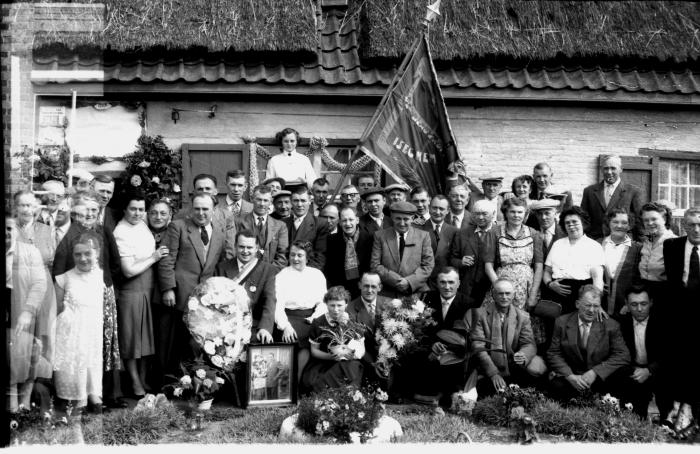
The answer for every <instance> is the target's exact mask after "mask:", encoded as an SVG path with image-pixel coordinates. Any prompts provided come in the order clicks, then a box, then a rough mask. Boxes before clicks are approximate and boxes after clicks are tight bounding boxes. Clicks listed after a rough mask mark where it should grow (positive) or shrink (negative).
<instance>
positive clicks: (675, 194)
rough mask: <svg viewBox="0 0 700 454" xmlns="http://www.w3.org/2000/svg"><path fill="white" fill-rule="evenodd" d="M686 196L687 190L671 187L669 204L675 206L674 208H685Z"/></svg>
mask: <svg viewBox="0 0 700 454" xmlns="http://www.w3.org/2000/svg"><path fill="white" fill-rule="evenodd" d="M687 194H688V193H687V189H686V188H685V187H680V188H679V187H673V188H672V189H671V202H673V204H674V205H676V208H687V207H688V197H687Z"/></svg>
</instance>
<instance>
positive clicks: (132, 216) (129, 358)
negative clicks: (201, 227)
mask: <svg viewBox="0 0 700 454" xmlns="http://www.w3.org/2000/svg"><path fill="white" fill-rule="evenodd" d="M125 202H126V208H125V209H124V218H123V219H122V220H121V221H119V223H118V224H117V226H116V228H115V229H114V239H115V240H116V242H117V248H118V249H119V257H120V260H121V268H122V273H123V274H124V277H125V279H124V280H123V281H122V282H121V284H120V285H119V298H118V300H117V303H118V304H117V313H118V318H119V326H121V330H120V331H119V348H120V350H121V354H122V358H123V359H124V363H125V365H126V369H127V371H128V372H129V376H130V377H131V383H132V390H133V394H134V396H136V397H137V398H141V397H143V396H144V395H145V394H146V389H145V387H144V384H145V381H146V366H147V364H146V357H148V356H151V355H153V354H154V353H155V346H154V340H153V320H152V315H151V292H152V290H153V269H152V267H153V265H154V264H155V263H157V262H158V261H159V260H160V259H161V258H163V257H165V256H166V255H168V248H167V247H165V246H161V247H159V248H158V249H156V242H155V239H154V238H153V235H152V234H151V231H150V230H149V228H148V225H146V222H145V220H144V217H145V214H146V200H145V199H144V197H143V195H141V194H138V193H133V194H128V195H127V197H126V198H125Z"/></svg>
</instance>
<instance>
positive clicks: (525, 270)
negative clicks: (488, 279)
mask: <svg viewBox="0 0 700 454" xmlns="http://www.w3.org/2000/svg"><path fill="white" fill-rule="evenodd" d="M497 228H498V231H497V232H498V239H497V241H496V245H495V248H494V249H493V250H491V251H487V253H486V257H485V259H484V261H486V262H491V263H493V264H494V267H496V266H497V265H499V266H498V268H497V269H496V275H497V276H498V278H499V279H501V278H503V279H508V280H509V281H510V282H512V283H513V287H514V290H515V297H514V298H513V306H515V307H517V308H518V309H522V310H526V309H524V308H525V306H526V305H527V300H528V298H529V297H530V290H531V289H532V285H533V278H534V274H535V273H534V271H533V266H534V264H536V263H542V262H543V261H544V260H543V249H542V239H541V238H540V237H539V236H538V235H536V234H535V231H534V230H533V229H532V228H530V227H528V226H526V225H523V226H522V227H521V228H520V232H518V235H517V236H516V237H512V236H511V235H509V234H508V233H507V231H506V225H505V224H502V225H499V226H498V227H497ZM488 304H493V296H492V294H491V292H488V293H487V294H486V298H484V302H483V304H482V307H485V306H486V305H488ZM532 329H533V331H534V333H535V340H538V339H539V340H542V339H543V336H544V335H545V333H544V325H543V323H542V320H540V318H539V317H532Z"/></svg>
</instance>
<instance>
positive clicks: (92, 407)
mask: <svg viewBox="0 0 700 454" xmlns="http://www.w3.org/2000/svg"><path fill="white" fill-rule="evenodd" d="M103 407H104V405H103V404H102V403H99V404H93V403H92V402H88V404H87V410H88V413H94V414H97V415H101V414H102V411H103V410H104V408H103Z"/></svg>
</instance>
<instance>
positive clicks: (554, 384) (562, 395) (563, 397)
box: [547, 366, 633, 402]
mask: <svg viewBox="0 0 700 454" xmlns="http://www.w3.org/2000/svg"><path fill="white" fill-rule="evenodd" d="M632 370H633V369H632V367H631V366H625V367H621V368H619V369H617V370H616V371H615V372H613V373H612V374H610V375H609V376H608V377H607V378H606V379H605V380H602V379H601V378H600V377H596V379H595V381H594V382H593V384H592V385H591V391H593V392H594V393H598V394H608V393H610V395H612V396H614V397H617V398H618V399H622V397H623V395H624V386H625V383H626V381H627V378H628V377H629V375H630V374H631V373H632ZM547 394H549V395H550V397H552V398H553V399H555V400H558V401H561V402H566V401H568V400H569V399H572V398H575V397H578V396H579V395H580V394H581V393H580V392H579V391H577V390H576V388H574V387H573V386H572V385H571V384H570V383H569V382H568V381H567V380H566V377H562V376H560V375H557V376H556V377H554V378H552V379H551V380H550V381H549V385H548V386H547Z"/></svg>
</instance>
